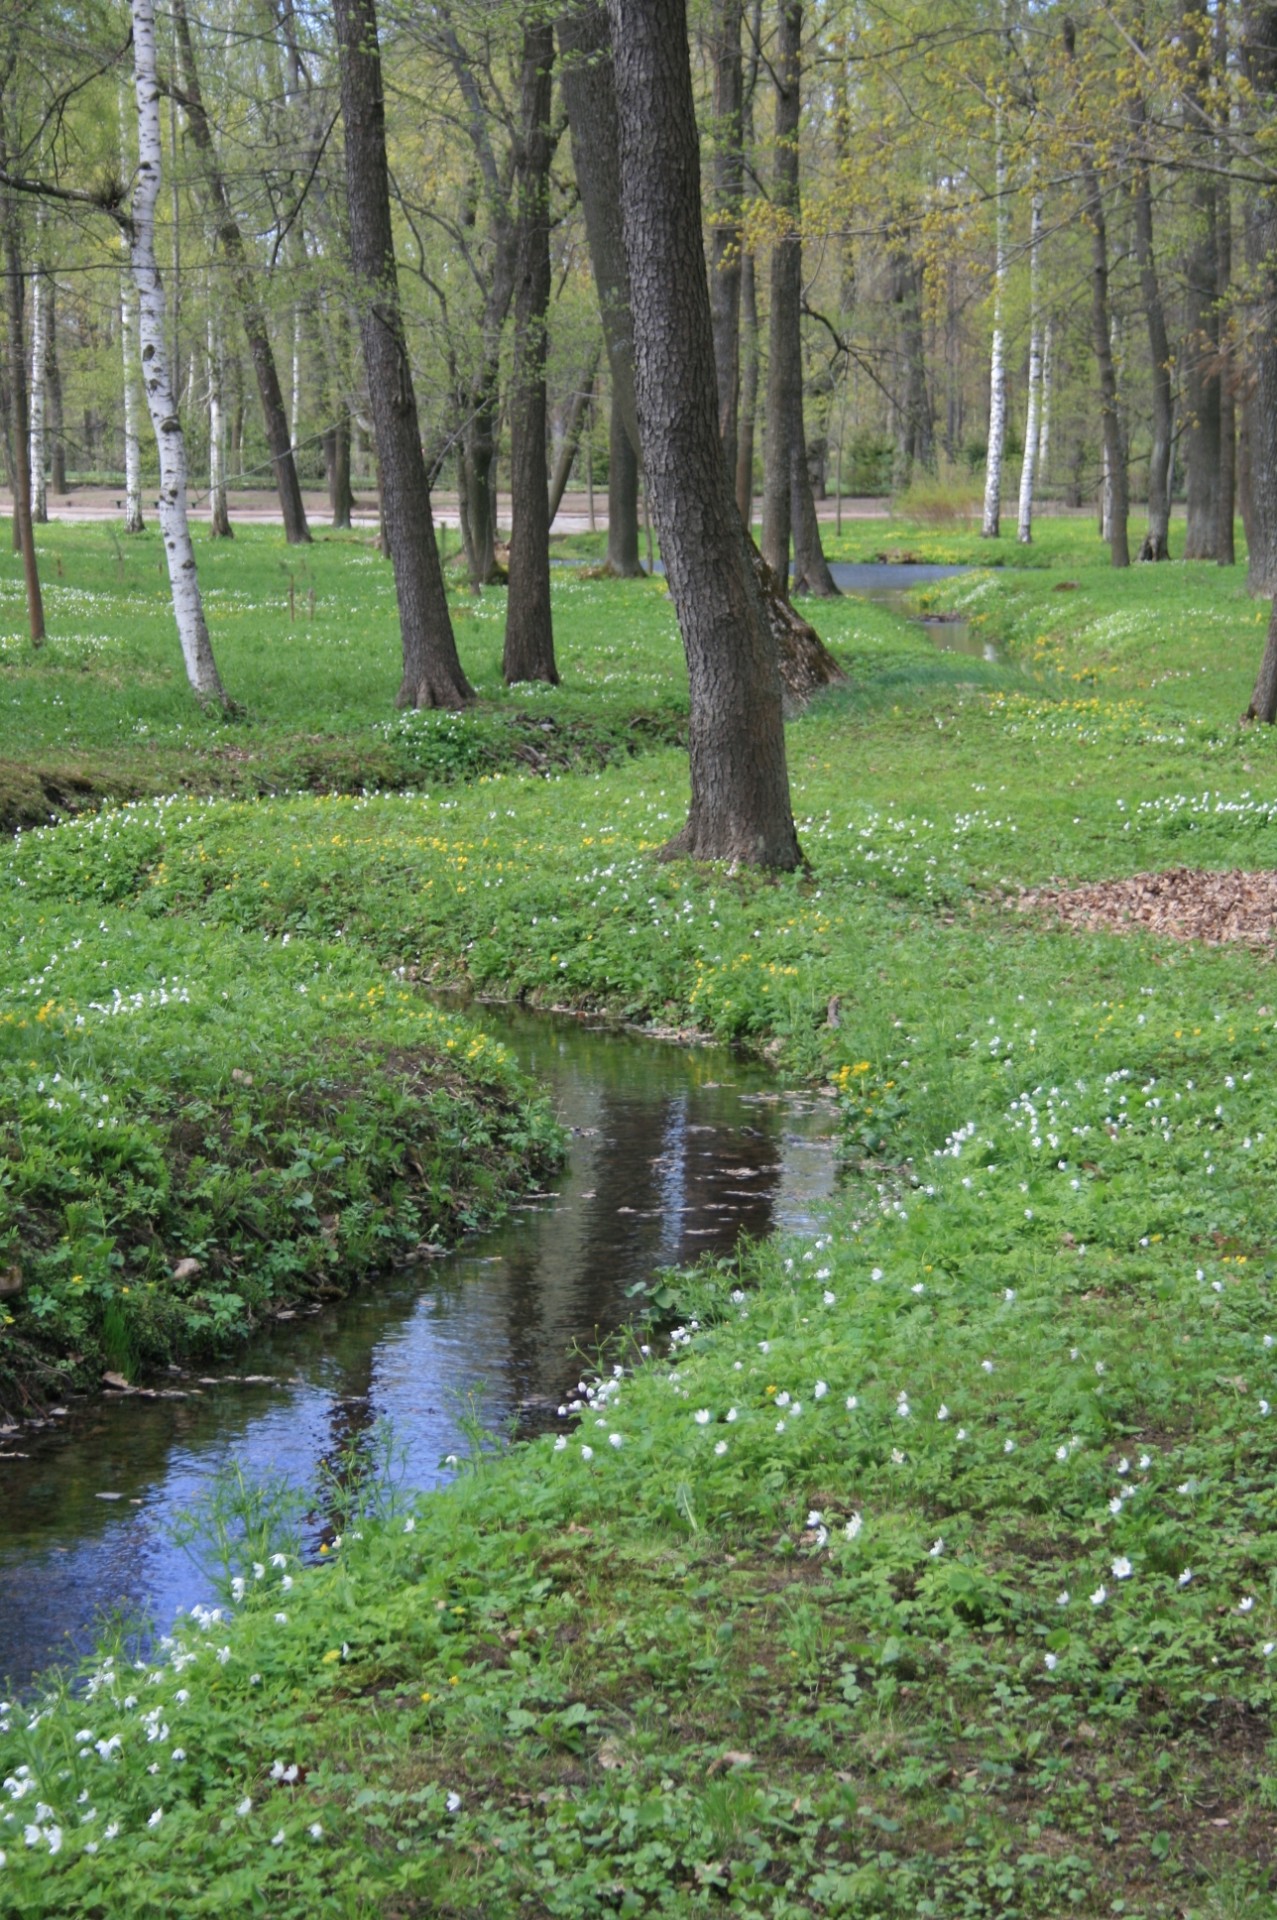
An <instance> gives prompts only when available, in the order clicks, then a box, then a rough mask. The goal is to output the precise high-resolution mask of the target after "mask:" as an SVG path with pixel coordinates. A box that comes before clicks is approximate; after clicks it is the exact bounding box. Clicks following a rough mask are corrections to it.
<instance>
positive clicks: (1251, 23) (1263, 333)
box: [1239, 0, 1277, 726]
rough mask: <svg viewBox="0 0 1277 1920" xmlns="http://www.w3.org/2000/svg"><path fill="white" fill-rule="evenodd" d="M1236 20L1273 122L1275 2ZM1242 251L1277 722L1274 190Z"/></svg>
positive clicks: (1253, 460) (1268, 660) (1264, 702)
mask: <svg viewBox="0 0 1277 1920" xmlns="http://www.w3.org/2000/svg"><path fill="white" fill-rule="evenodd" d="M1241 24H1242V65H1243V70H1244V73H1245V77H1246V80H1247V82H1248V84H1249V87H1250V90H1251V95H1252V98H1253V102H1254V104H1253V106H1252V109H1251V112H1252V114H1253V117H1254V120H1255V122H1256V123H1257V124H1259V125H1261V126H1263V125H1271V121H1272V115H1273V110H1274V108H1275V107H1277V5H1274V4H1273V0H1248V4H1247V5H1246V6H1245V7H1244V9H1243V11H1242V21H1241ZM1246 253H1247V263H1248V265H1249V267H1250V276H1249V280H1248V283H1247V285H1246V298H1247V305H1248V307H1249V313H1248V314H1244V315H1243V325H1242V326H1241V328H1240V330H1239V331H1240V333H1241V336H1242V338H1243V339H1245V340H1246V341H1247V342H1248V347H1249V351H1248V360H1249V364H1248V367H1247V375H1248V379H1247V394H1246V406H1245V408H1244V410H1243V419H1244V422H1245V435H1244V447H1245V478H1246V486H1245V490H1244V496H1243V497H1244V498H1245V499H1247V500H1248V501H1249V512H1248V515H1247V520H1246V533H1247V539H1248V544H1249V550H1250V570H1249V574H1248V578H1247V585H1248V586H1249V588H1250V591H1251V592H1252V593H1254V594H1263V595H1267V596H1272V598H1273V608H1272V613H1271V617H1270V619H1269V623H1268V639H1267V644H1266V646H1265V648H1264V657H1263V660H1262V662H1261V664H1260V669H1259V677H1258V679H1257V680H1256V682H1255V690H1254V692H1253V693H1252V694H1251V697H1250V706H1249V708H1248V709H1247V715H1248V717H1249V718H1252V719H1255V720H1262V721H1265V722H1266V723H1267V724H1268V725H1270V726H1271V725H1272V723H1273V721H1274V720H1277V332H1275V331H1274V329H1273V324H1272V316H1273V313H1274V312H1275V311H1277V188H1275V187H1268V188H1263V187H1258V186H1256V187H1254V188H1252V190H1251V195H1250V203H1249V207H1248V214H1247V222H1246ZM1246 320H1249V322H1250V324H1249V325H1246V324H1245V322H1246Z"/></svg>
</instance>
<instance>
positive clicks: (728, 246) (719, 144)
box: [709, 0, 745, 476]
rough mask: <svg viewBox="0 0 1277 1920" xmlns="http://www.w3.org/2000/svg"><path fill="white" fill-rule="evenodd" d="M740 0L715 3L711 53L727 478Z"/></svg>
mask: <svg viewBox="0 0 1277 1920" xmlns="http://www.w3.org/2000/svg"><path fill="white" fill-rule="evenodd" d="M743 15H744V4H743V0H714V6H713V12H712V14H711V17H710V27H709V53H710V61H711V64H712V66H713V70H714V137H713V159H712V161H711V181H712V186H711V193H712V203H713V211H712V215H711V220H710V228H709V299H710V312H711V314H712V315H713V321H714V371H715V374H716V375H717V378H718V434H719V439H720V440H721V441H722V443H723V459H724V461H725V462H726V465H727V471H728V473H729V474H730V475H732V476H735V473H736V454H737V442H738V438H739V427H738V421H739V408H740V298H741V201H742V197H743V195H744V190H745V155H744V152H743V148H742V143H743V139H744V94H745V67H744V61H743V60H742V58H741V44H740V35H741V22H742V17H743Z"/></svg>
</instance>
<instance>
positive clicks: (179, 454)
mask: <svg viewBox="0 0 1277 1920" xmlns="http://www.w3.org/2000/svg"><path fill="white" fill-rule="evenodd" d="M132 16H133V82H134V91H135V94H136V97H137V124H138V161H137V184H136V186H135V187H134V189H133V205H132V217H131V222H130V226H131V232H130V236H129V238H130V247H129V262H130V266H131V267H132V271H133V281H134V285H135V286H136V288H137V296H138V331H139V335H140V339H141V348H142V355H141V357H142V385H143V389H144V391H145V394H146V404H147V407H148V409H149V411H150V415H151V425H152V426H153V427H154V429H155V443H156V446H157V448H158V450H159V457H160V505H159V512H160V531H161V535H162V538H163V541H164V553H165V558H166V559H167V561H168V573H169V584H170V586H171V588H172V592H173V615H174V618H175V620H176V622H177V631H178V638H179V639H180V641H181V645H182V658H183V660H184V661H185V663H186V677H187V679H188V680H189V681H190V683H191V686H192V688H193V689H194V692H195V695H196V697H197V699H199V700H201V701H203V702H205V703H208V704H213V703H216V704H217V705H219V706H222V707H225V706H227V705H228V704H229V702H228V701H227V698H226V694H225V692H224V691H223V688H222V682H221V679H220V677H219V675H218V671H217V662H216V661H215V660H214V658H213V647H212V642H211V641H210V639H209V636H208V625H207V623H206V621H205V618H204V602H203V599H202V597H201V595H200V583H199V574H198V573H197V571H196V567H195V549H194V547H193V546H192V544H191V530H190V525H189V522H188V520H187V515H186V442H185V440H184V438H183V436H182V423H181V421H180V419H179V418H178V413H177V404H176V401H175V400H174V397H173V386H172V380H171V378H170V375H169V362H168V344H167V341H166V339H165V310H164V286H163V283H162V281H161V280H160V273H159V268H158V266H157V265H156V260H155V203H156V200H157V199H158V197H159V191H160V155H161V145H160V88H159V81H158V78H157V76H156V66H155V8H154V0H132Z"/></svg>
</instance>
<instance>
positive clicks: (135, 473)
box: [120, 273, 146, 533]
mask: <svg viewBox="0 0 1277 1920" xmlns="http://www.w3.org/2000/svg"><path fill="white" fill-rule="evenodd" d="M120 351H121V353H122V355H123V358H124V531H125V533H141V531H142V529H143V527H144V526H145V525H146V522H145V519H144V518H143V514H142V448H141V444H140V442H139V440H138V437H137V401H138V392H137V387H138V357H137V294H136V292H135V290H134V287H133V282H132V280H131V279H130V278H129V275H128V274H127V273H126V274H124V276H123V277H122V279H121V281H120Z"/></svg>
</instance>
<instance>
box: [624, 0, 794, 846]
mask: <svg viewBox="0 0 1277 1920" xmlns="http://www.w3.org/2000/svg"><path fill="white" fill-rule="evenodd" d="M608 17H609V20H610V24H611V29H612V43H613V56H614V72H615V88H616V105H617V118H618V131H619V148H618V157H619V161H620V178H621V204H622V218H623V231H624V239H625V255H626V263H627V266H628V272H629V281H630V290H631V298H632V301H633V312H634V321H635V328H634V334H635V356H634V379H635V398H636V403H637V409H638V418H639V426H640V432H641V437H642V444H643V453H644V465H645V468H646V471H647V476H648V487H649V490H650V493H651V498H652V504H653V508H654V511H655V514H656V523H657V530H658V532H659V534H660V539H661V550H662V554H663V556H664V559H665V566H666V571H667V573H668V576H669V581H670V591H671V593H672V594H673V597H674V605H675V608H676V610H677V613H678V620H679V626H680V629H681V631H682V635H683V646H684V650H685V652H686V655H687V666H688V678H689V683H690V693H691V718H690V725H689V756H690V763H691V785H692V796H691V807H690V811H689V814H688V819H687V824H686V826H685V827H684V828H683V830H682V832H681V833H679V834H677V835H676V836H675V838H674V839H673V840H672V841H670V843H669V844H668V846H667V847H666V848H665V853H666V854H667V856H673V855H677V854H687V855H690V856H691V857H692V858H694V859H708V860H735V861H742V862H745V863H748V864H750V865H757V866H764V867H775V868H784V869H788V868H793V867H796V866H797V865H798V864H799V862H800V860H801V854H800V852H799V847H798V836H797V834H796V832H795V830H794V821H793V814H792V811H791V808H790V801H789V781H788V774H787V770H786V763H785V733H784V723H783V720H782V715H781V684H780V675H779V672H778V667H777V655H776V650H775V646H774V644H773V642H772V639H771V634H770V631H769V628H768V624H767V618H766V615H765V612H764V609H763V605H762V599H761V595H760V592H759V588H758V583H757V580H756V578H755V574H754V570H753V567H752V565H751V563H750V556H749V549H748V545H747V543H746V536H745V530H744V528H743V526H742V524H741V519H740V515H739V514H738V513H737V511H736V504H735V501H734V499H733V496H732V490H731V487H730V484H729V481H728V477H727V470H726V467H725V465H724V462H723V455H722V446H721V443H720V440H719V433H718V417H717V416H718V408H717V382H716V379H715V371H714V346H713V331H712V322H711V317H710V303H709V287H708V282H707V280H706V272H705V255H704V247H703V242H702V234H701V218H700V152H699V144H698V140H697V133H696V115H695V107H694V104H693V98H692V76H691V66H690V62H689V59H688V46H687V19H686V10H685V6H684V0H608Z"/></svg>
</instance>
